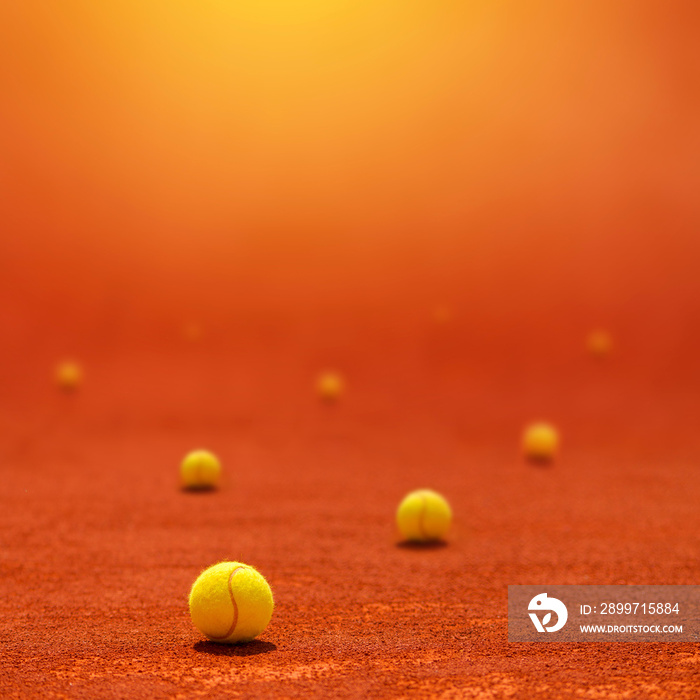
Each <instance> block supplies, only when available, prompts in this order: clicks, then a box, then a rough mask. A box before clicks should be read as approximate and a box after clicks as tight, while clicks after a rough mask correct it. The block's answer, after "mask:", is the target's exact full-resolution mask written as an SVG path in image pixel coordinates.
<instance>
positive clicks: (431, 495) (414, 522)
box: [396, 489, 452, 542]
mask: <svg viewBox="0 0 700 700" xmlns="http://www.w3.org/2000/svg"><path fill="white" fill-rule="evenodd" d="M451 522H452V509H451V508H450V505H449V503H448V502H447V501H446V500H445V499H444V498H443V497H442V496H441V495H440V494H439V493H436V492H435V491H431V490H430V489H420V490H418V491H412V492H411V493H409V494H408V496H406V498H404V499H403V501H401V503H400V504H399V509H398V510H397V511H396V524H397V525H398V527H399V531H400V532H401V534H402V535H403V537H404V539H406V540H409V541H411V542H431V541H434V540H439V539H441V538H442V537H444V536H445V535H446V534H447V531H448V530H449V529H450V523H451Z"/></svg>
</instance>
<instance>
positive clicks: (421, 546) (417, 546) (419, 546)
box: [396, 540, 447, 551]
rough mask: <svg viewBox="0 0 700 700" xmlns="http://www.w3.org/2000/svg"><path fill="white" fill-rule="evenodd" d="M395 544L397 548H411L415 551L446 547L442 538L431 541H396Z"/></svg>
mask: <svg viewBox="0 0 700 700" xmlns="http://www.w3.org/2000/svg"><path fill="white" fill-rule="evenodd" d="M396 546H397V547H398V548H399V549H413V550H416V551H426V550H431V549H444V548H445V547H447V542H445V541H444V540H435V541H433V542H409V541H404V542H397V543H396Z"/></svg>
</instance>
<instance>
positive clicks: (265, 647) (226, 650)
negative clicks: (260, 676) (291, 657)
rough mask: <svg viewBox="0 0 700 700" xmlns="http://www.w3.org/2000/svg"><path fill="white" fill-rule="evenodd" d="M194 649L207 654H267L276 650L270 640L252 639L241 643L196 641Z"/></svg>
mask: <svg viewBox="0 0 700 700" xmlns="http://www.w3.org/2000/svg"><path fill="white" fill-rule="evenodd" d="M194 650H195V651H197V652H199V653H200V654H209V656H256V655H257V654H269V653H270V652H271V651H277V646H276V645H274V644H273V643H272V642H263V641H261V640H260V639H254V640H253V641H252V642H244V643H242V644H217V643H216V642H204V641H200V642H196V643H195V645H194Z"/></svg>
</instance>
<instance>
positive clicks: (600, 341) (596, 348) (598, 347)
mask: <svg viewBox="0 0 700 700" xmlns="http://www.w3.org/2000/svg"><path fill="white" fill-rule="evenodd" d="M612 345H613V342H612V338H611V337H610V334H609V333H606V332H605V331H602V330H597V331H593V332H592V333H590V334H589V335H588V338H586V348H587V349H588V352H589V354H590V355H593V357H597V358H599V359H602V358H604V357H607V356H608V355H609V354H610V352H611V350H612Z"/></svg>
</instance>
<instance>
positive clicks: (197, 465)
mask: <svg viewBox="0 0 700 700" xmlns="http://www.w3.org/2000/svg"><path fill="white" fill-rule="evenodd" d="M180 475H181V477H182V485H183V487H184V488H187V489H213V488H214V487H216V486H217V484H218V483H219V476H220V475H221V463H220V462H219V460H218V458H217V457H216V456H215V455H213V454H212V453H211V452H207V450H195V451H194V452H190V453H189V454H188V455H187V456H186V457H185V459H183V460H182V464H181V465H180Z"/></svg>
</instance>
